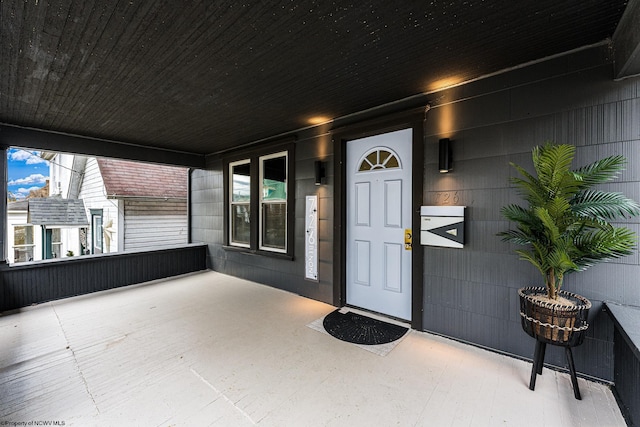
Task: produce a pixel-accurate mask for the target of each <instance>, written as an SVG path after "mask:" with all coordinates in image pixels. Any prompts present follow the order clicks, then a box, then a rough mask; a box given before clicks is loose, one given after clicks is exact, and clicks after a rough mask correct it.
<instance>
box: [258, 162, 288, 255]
mask: <svg viewBox="0 0 640 427" xmlns="http://www.w3.org/2000/svg"><path fill="white" fill-rule="evenodd" d="M259 236H260V249H263V250H267V251H274V252H286V251H287V153H286V152H281V153H276V154H271V155H268V156H262V157H260V234H259Z"/></svg>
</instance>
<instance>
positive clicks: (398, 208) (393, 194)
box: [384, 179, 402, 228]
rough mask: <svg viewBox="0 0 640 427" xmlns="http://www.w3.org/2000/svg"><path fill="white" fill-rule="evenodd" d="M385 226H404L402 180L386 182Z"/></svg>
mask: <svg viewBox="0 0 640 427" xmlns="http://www.w3.org/2000/svg"><path fill="white" fill-rule="evenodd" d="M384 219H385V221H384V226H385V227H395V228H401V227H402V181H401V180H398V179H397V180H393V181H385V182H384Z"/></svg>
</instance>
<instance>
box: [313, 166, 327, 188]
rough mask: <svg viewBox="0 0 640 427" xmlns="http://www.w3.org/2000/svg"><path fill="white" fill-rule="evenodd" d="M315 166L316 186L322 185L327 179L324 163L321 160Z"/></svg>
mask: <svg viewBox="0 0 640 427" xmlns="http://www.w3.org/2000/svg"><path fill="white" fill-rule="evenodd" d="M313 166H314V170H315V179H316V185H320V184H323V183H324V179H325V176H326V175H325V172H326V171H325V167H324V162H323V161H321V160H316V161H315V163H314V164H313Z"/></svg>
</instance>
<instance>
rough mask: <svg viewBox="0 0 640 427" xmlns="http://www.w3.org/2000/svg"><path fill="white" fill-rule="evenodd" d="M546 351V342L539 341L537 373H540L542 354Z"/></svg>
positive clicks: (542, 363) (542, 360)
mask: <svg viewBox="0 0 640 427" xmlns="http://www.w3.org/2000/svg"><path fill="white" fill-rule="evenodd" d="M546 352H547V343H546V342H541V343H540V355H539V356H538V357H539V359H538V374H539V375H542V366H543V365H544V356H545V354H546Z"/></svg>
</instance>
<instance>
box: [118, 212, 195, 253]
mask: <svg viewBox="0 0 640 427" xmlns="http://www.w3.org/2000/svg"><path fill="white" fill-rule="evenodd" d="M124 214H125V218H126V221H125V224H124V250H125V251H129V250H139V249H157V248H159V247H163V246H173V245H179V244H184V243H187V241H188V240H187V237H188V232H187V225H188V224H187V202H186V200H181V201H176V200H126V201H125V203H124Z"/></svg>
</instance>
